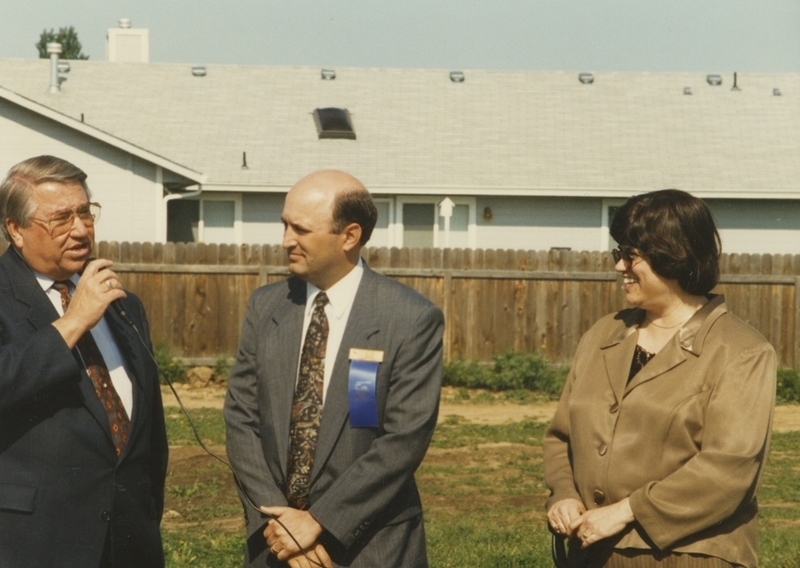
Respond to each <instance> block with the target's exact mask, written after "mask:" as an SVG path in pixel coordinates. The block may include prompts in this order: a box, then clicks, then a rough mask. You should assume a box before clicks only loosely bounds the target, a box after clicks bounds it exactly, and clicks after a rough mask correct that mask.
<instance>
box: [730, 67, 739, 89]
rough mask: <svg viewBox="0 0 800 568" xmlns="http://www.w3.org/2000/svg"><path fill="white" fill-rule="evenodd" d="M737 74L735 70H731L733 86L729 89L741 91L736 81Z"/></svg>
mask: <svg viewBox="0 0 800 568" xmlns="http://www.w3.org/2000/svg"><path fill="white" fill-rule="evenodd" d="M738 75H739V74H738V73H737V72H736V71H734V72H733V87H731V91H741V89H740V88H739V85H738V82H737V79H738Z"/></svg>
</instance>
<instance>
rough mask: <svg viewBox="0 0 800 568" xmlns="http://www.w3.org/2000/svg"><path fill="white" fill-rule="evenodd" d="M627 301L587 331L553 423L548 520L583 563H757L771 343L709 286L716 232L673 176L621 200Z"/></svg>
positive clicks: (771, 396) (771, 388) (714, 276)
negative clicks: (661, 186)
mask: <svg viewBox="0 0 800 568" xmlns="http://www.w3.org/2000/svg"><path fill="white" fill-rule="evenodd" d="M611 235H612V236H613V237H614V239H615V240H616V241H617V242H618V243H619V248H618V249H615V250H614V251H613V253H614V259H615V260H616V266H615V269H616V270H617V272H619V273H620V274H621V276H622V285H623V288H624V290H625V296H626V300H627V301H628V303H629V304H630V305H631V306H633V308H631V309H627V310H623V311H621V312H619V313H617V314H610V315H608V316H605V317H604V318H602V319H601V320H600V321H599V322H597V323H596V324H595V325H594V326H593V327H592V328H591V329H590V330H589V331H588V332H587V333H586V334H585V335H584V336H583V338H582V339H581V342H580V345H579V346H578V350H577V352H576V354H575V359H574V362H573V365H572V368H571V371H570V375H569V377H568V379H567V384H566V385H565V388H564V393H563V395H562V397H561V401H560V403H559V406H558V410H557V411H556V414H555V417H554V418H553V421H552V423H551V424H550V427H549V429H548V431H547V434H546V435H545V439H544V469H545V481H546V483H547V486H548V487H549V489H550V491H551V496H550V499H549V500H548V502H547V509H548V513H547V517H548V521H549V523H550V525H551V527H552V528H553V530H554V531H555V532H557V533H560V534H563V535H565V536H569V537H571V539H572V540H571V544H572V545H574V546H571V554H572V553H574V552H575V551H576V549H578V552H580V549H581V548H582V549H585V554H586V556H587V559H586V560H585V562H586V563H585V564H584V565H586V566H592V567H595V566H608V567H618V566H619V567H637V568H638V567H649V566H659V567H681V568H683V567H695V566H698V567H699V566H703V567H729V566H746V567H755V566H757V565H758V527H757V520H756V517H757V512H758V505H757V502H756V497H755V496H756V489H757V487H758V481H759V478H760V477H761V472H762V469H763V465H764V463H765V460H766V455H767V446H768V439H769V432H770V427H771V422H772V409H773V406H774V400H775V379H776V358H775V352H774V350H773V349H772V347H771V346H770V345H769V343H767V341H766V340H765V339H764V338H763V337H762V336H761V335H759V333H758V332H757V331H755V330H754V329H753V328H751V327H750V326H749V325H747V324H746V323H744V322H743V321H741V320H740V319H738V318H737V317H736V316H734V315H732V314H730V313H728V311H727V309H726V307H725V300H724V298H723V297H722V296H719V295H713V294H710V291H711V289H712V288H714V286H715V285H716V284H717V281H718V279H719V265H718V259H719V250H720V249H719V235H718V233H717V230H716V227H715V225H714V220H713V218H712V216H711V213H710V211H709V210H708V208H707V207H706V205H705V204H704V203H703V202H702V201H700V200H699V199H696V198H694V197H692V196H691V195H689V194H688V193H685V192H682V191H678V190H662V191H656V192H652V193H647V194H644V195H639V196H636V197H632V198H631V199H629V200H628V201H627V202H626V203H625V204H624V205H623V206H622V207H621V208H620V209H619V211H618V212H617V214H616V215H615V216H614V220H613V222H612V224H611Z"/></svg>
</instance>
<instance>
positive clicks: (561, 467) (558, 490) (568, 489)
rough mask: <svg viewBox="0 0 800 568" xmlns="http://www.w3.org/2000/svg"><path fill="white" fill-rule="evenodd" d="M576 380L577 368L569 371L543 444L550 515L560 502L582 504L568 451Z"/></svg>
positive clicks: (547, 505)
mask: <svg viewBox="0 0 800 568" xmlns="http://www.w3.org/2000/svg"><path fill="white" fill-rule="evenodd" d="M574 380H575V365H573V366H572V368H571V369H570V372H569V376H568V377H567V381H566V383H565V384H564V391H563V392H562V393H561V399H560V400H559V402H558V407H557V408H556V413H555V415H554V416H553V420H552V421H551V422H550V426H549V427H548V428H547V432H546V433H545V435H544V440H543V441H542V452H543V455H544V481H545V484H546V485H547V487H548V488H549V489H550V498H549V499H548V500H547V503H546V504H545V508H546V510H547V511H549V510H550V508H551V507H552V506H553V505H555V504H556V503H557V502H558V501H562V500H564V499H577V500H578V501H582V499H581V496H580V494H579V493H578V491H577V489H575V480H574V476H573V471H572V460H571V459H570V449H569V447H570V446H569V440H570V421H569V397H570V393H571V391H572V382H573V381H574Z"/></svg>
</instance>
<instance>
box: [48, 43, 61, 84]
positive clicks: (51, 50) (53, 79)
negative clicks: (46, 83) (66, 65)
mask: <svg viewBox="0 0 800 568" xmlns="http://www.w3.org/2000/svg"><path fill="white" fill-rule="evenodd" d="M47 53H48V54H49V55H50V89H49V91H48V92H50V93H52V94H55V93H60V92H61V80H60V79H59V78H58V56H59V55H61V44H60V43H56V42H51V43H48V44H47Z"/></svg>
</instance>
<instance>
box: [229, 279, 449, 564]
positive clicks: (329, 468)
mask: <svg viewBox="0 0 800 568" xmlns="http://www.w3.org/2000/svg"><path fill="white" fill-rule="evenodd" d="M305 302H306V284H305V282H303V281H302V280H299V279H297V278H294V277H292V278H289V279H287V280H284V281H282V282H279V283H277V284H272V285H269V286H264V287H262V288H259V289H258V290H256V291H255V292H254V293H253V295H252V297H251V298H250V302H249V305H248V309H247V315H246V317H245V321H244V325H243V329H242V338H241V343H240V347H239V353H238V356H237V361H236V364H235V366H234V368H233V369H232V371H231V376H230V381H229V386H228V395H227V398H226V401H225V421H226V424H227V449H228V455H229V457H230V460H231V462H232V464H233V467H234V469H235V470H236V473H237V475H238V476H239V478H240V479H241V482H242V484H243V486H244V489H245V491H246V492H247V494H248V495H249V496H250V497H251V498H252V499H253V500H254V501H255V502H256V504H258V505H278V506H285V505H286V497H285V489H286V468H287V457H288V452H289V422H290V415H291V407H292V400H293V396H294V389H295V379H296V376H297V365H298V361H299V357H300V347H301V340H302V338H301V335H302V327H303V311H304V306H305ZM443 328H444V320H443V317H442V313H441V311H440V310H439V309H438V308H437V307H436V306H434V305H433V304H432V303H431V302H429V301H428V300H427V299H425V298H424V297H422V296H421V295H419V294H417V293H416V292H414V291H412V290H411V289H409V288H407V287H405V286H403V285H401V284H398V283H397V282H394V281H392V280H390V279H388V278H385V277H383V276H380V275H378V274H376V273H375V272H373V271H371V270H369V269H368V268H365V271H364V275H363V278H362V280H361V284H360V286H359V289H358V293H357V294H356V297H355V300H354V303H353V307H352V310H351V313H350V318H349V320H348V322H347V326H346V330H345V334H344V337H343V339H342V344H341V347H340V349H339V353H338V356H337V358H336V362H335V364H334V368H333V374H332V376H331V381H330V384H329V386H328V391H327V395H326V399H325V407H324V409H323V413H322V423H321V425H320V434H319V440H318V443H317V449H316V456H315V460H314V467H313V470H312V476H311V494H310V502H311V506H310V509H309V510H310V512H311V514H312V515H313V516H314V517H315V518H316V519H317V520H318V521H319V522H320V524H322V525H323V526H324V527H325V529H326V533H325V535H324V537H323V542H324V544H325V546H326V549H327V550H328V552H329V554H331V557H332V559H333V560H334V562H335V563H336V565H337V566H350V567H364V568H374V567H376V566H381V567H382V568H387V567H393V566H396V567H397V568H410V567H418V566H420V567H424V566H427V565H428V564H427V556H426V552H425V535H424V530H423V524H422V509H421V504H420V500H419V494H418V492H417V487H416V484H415V482H414V471H415V470H416V469H417V467H418V466H419V464H420V462H421V461H422V458H423V457H424V455H425V452H426V450H427V448H428V444H429V442H430V439H431V436H432V435H433V430H434V428H435V426H436V417H437V412H438V405H439V391H440V387H441V376H442V332H443ZM351 348H363V349H372V350H380V351H383V352H384V360H383V362H382V363H381V364H380V366H379V369H378V377H377V386H376V391H377V403H378V424H379V425H378V427H377V428H354V427H351V426H350V423H349V411H348V371H349V361H348V353H349V350H350V349H351ZM243 500H244V499H243ZM245 511H246V516H247V534H248V546H247V553H246V557H245V566H267V565H272V564H270V563H271V562H274V558H273V557H271V556H269V555H268V553H267V551H266V546H265V542H264V538H263V536H262V534H261V533H262V530H263V527H264V525H265V523H266V519H265V517H264V516H263V515H262V514H260V513H259V512H257V511H254V510H253V509H252V508H251V507H248V506H247V505H245Z"/></svg>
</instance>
